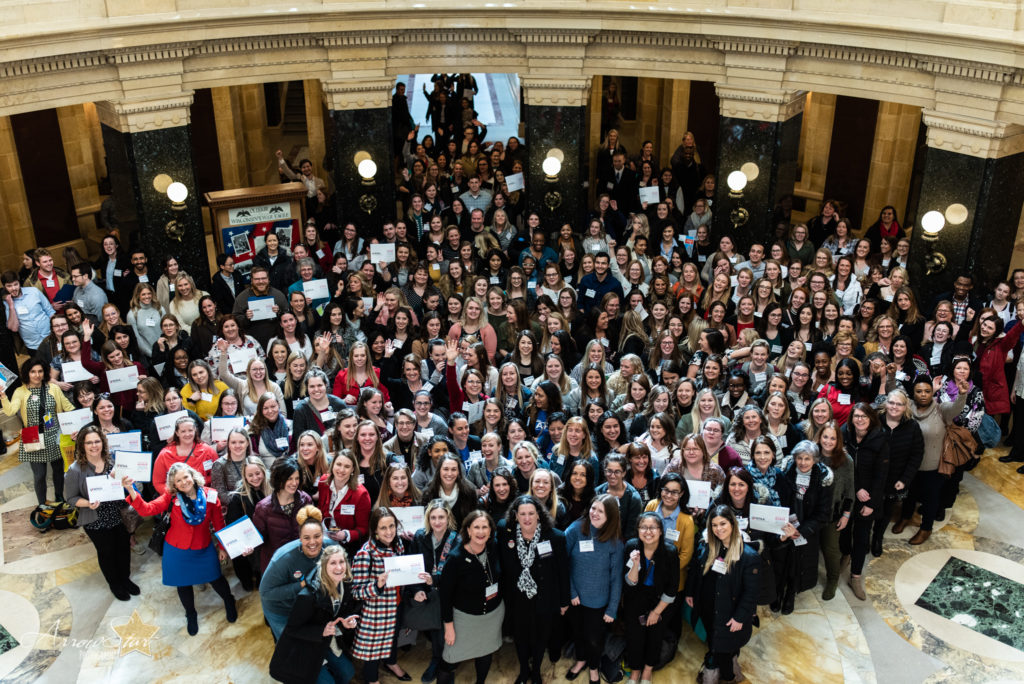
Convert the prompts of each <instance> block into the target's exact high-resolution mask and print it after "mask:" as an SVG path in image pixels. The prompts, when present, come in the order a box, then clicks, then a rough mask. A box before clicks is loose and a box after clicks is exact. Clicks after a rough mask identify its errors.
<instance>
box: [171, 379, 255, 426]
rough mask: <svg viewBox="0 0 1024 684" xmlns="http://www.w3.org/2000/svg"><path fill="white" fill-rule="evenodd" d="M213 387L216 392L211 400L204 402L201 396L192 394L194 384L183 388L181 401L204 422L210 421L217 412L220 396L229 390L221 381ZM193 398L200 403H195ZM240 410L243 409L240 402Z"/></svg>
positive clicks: (216, 381)
mask: <svg viewBox="0 0 1024 684" xmlns="http://www.w3.org/2000/svg"><path fill="white" fill-rule="evenodd" d="M213 387H214V389H215V390H216V391H215V392H211V398H210V400H209V401H204V400H203V398H202V396H201V394H200V393H199V392H196V393H194V394H193V392H192V383H191V382H189V383H185V386H184V387H182V388H181V400H182V401H183V402H184V403H185V408H189V409H192V410H193V411H195V412H196V415H198V416H199V417H200V418H202V419H203V420H204V421H205V420H209V419H210V416H212V415H213V414H214V413H216V412H217V404H219V403H220V395H222V394H224V390H226V389H227V388H228V386H227V385H225V384H224V383H223V382H222V381H221V380H214V381H213ZM193 396H194V397H195V399H197V400H198V401H193V400H192V399H193ZM239 408H241V402H239Z"/></svg>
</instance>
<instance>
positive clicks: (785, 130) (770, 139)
mask: <svg viewBox="0 0 1024 684" xmlns="http://www.w3.org/2000/svg"><path fill="white" fill-rule="evenodd" d="M715 90H716V93H717V94H718V98H719V106H720V113H721V118H720V122H719V127H720V128H719V135H718V171H717V174H716V176H717V191H716V201H715V206H714V207H713V215H714V219H713V220H714V226H715V230H716V231H718V232H719V234H721V233H733V232H734V229H733V224H732V222H731V221H730V218H729V215H730V213H731V211H732V210H733V209H734V208H736V207H738V206H742V207H743V208H745V209H746V210H747V211H748V212H749V214H750V215H749V218H748V219H747V222H746V224H745V225H744V226H741V227H740V228H739V230H738V231H736V234H735V236H734V240H735V241H736V244H737V246H738V247H739V248H740V249H741V250H743V251H744V252H745V251H746V247H747V245H749V244H750V243H751V242H752V241H753V240H755V239H762V238H764V237H765V236H766V235H768V234H770V233H771V231H772V228H773V226H772V225H771V217H772V210H773V209H774V207H775V203H776V201H777V200H778V199H779V197H781V196H782V195H785V194H787V193H791V192H793V187H794V183H795V181H796V172H797V157H798V153H799V146H800V125H801V120H802V113H803V107H804V100H805V97H806V93H805V92H804V91H784V90H758V89H753V88H749V87H745V86H732V85H728V84H721V83H719V84H716V85H715ZM750 163H753V164H756V165H757V177H756V178H755V179H754V180H751V181H749V182H748V183H747V186H746V188H745V189H744V190H743V197H742V198H741V199H734V198H732V197H729V188H728V185H727V184H726V178H728V176H729V174H730V173H732V172H733V171H738V170H740V168H741V167H742V166H743V165H744V164H750Z"/></svg>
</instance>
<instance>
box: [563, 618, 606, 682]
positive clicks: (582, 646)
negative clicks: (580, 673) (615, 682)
mask: <svg viewBox="0 0 1024 684" xmlns="http://www.w3.org/2000/svg"><path fill="white" fill-rule="evenodd" d="M604 613H605V607H602V608H587V607H586V606H583V605H579V606H571V607H570V608H569V611H568V614H569V621H570V623H571V624H572V631H573V638H574V640H575V642H576V660H577V661H580V660H582V661H584V662H586V664H587V667H589V668H590V669H591V670H596V669H598V668H599V667H601V655H602V654H603V653H604V637H605V632H606V631H607V626H606V625H605V622H604Z"/></svg>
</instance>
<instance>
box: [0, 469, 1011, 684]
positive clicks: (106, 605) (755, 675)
mask: <svg viewBox="0 0 1024 684" xmlns="http://www.w3.org/2000/svg"><path fill="white" fill-rule="evenodd" d="M1002 453H1004V451H1003V450H990V451H989V452H987V453H986V455H985V457H984V459H983V461H982V464H981V465H979V467H978V468H977V469H976V470H975V471H974V472H973V473H972V474H969V475H967V477H966V478H965V481H964V486H963V489H962V493H961V496H960V497H959V499H958V501H957V505H956V507H955V508H954V510H953V511H952V512H951V514H950V515H949V516H948V517H947V519H946V520H945V521H944V522H943V523H938V524H937V525H936V531H935V533H934V534H933V535H932V537H931V539H929V540H928V542H927V543H925V544H924V545H922V546H920V547H911V546H909V545H908V544H907V543H906V540H907V539H908V538H909V537H910V535H911V534H913V532H914V531H915V530H916V528H915V527H913V526H911V527H910V528H908V530H907V531H905V532H904V533H903V534H902V535H900V536H898V537H897V536H892V535H891V534H890V535H888V536H887V540H886V544H885V553H884V554H883V556H882V557H881V558H877V559H875V558H871V559H870V562H869V565H868V567H867V570H866V573H865V574H866V577H867V591H868V600H867V601H864V602H861V601H858V600H857V599H856V598H854V597H853V596H852V594H851V593H850V592H849V591H848V589H847V588H846V587H845V585H844V586H843V588H842V591H841V592H840V593H838V594H837V595H836V597H835V598H834V599H832V600H831V601H822V600H821V589H820V587H819V588H816V589H815V590H813V591H808V592H804V593H803V594H801V595H800V596H799V597H798V599H797V603H796V610H795V611H794V612H793V614H791V615H788V616H781V615H774V616H773V615H772V614H771V612H770V611H767V610H765V609H762V611H761V616H760V617H761V626H760V628H759V629H757V630H756V631H755V633H754V636H753V638H752V639H751V642H750V644H749V645H748V646H747V647H746V648H745V649H744V650H743V653H742V655H741V658H740V661H741V664H742V667H743V671H744V675H745V678H746V680H747V681H750V682H756V683H758V684H760V683H762V682H765V683H768V682H778V683H780V684H781V683H782V682H798V683H802V682H856V683H862V684H874V683H875V682H879V683H885V682H901V683H902V682H908V683H916V682H925V683H927V684H938V683H940V682H941V683H945V682H966V681H973V682H979V683H980V682H1024V650H1021V649H1022V648H1024V644H1022V641H1024V627H1022V625H1024V619H1022V616H1021V613H1022V611H1024V548H1022V546H1024V544H1022V540H1024V537H1022V536H1021V535H1020V532H1019V530H1021V529H1024V510H1022V506H1024V480H1022V478H1021V476H1019V475H1017V473H1016V472H1014V470H1015V468H1013V467H1011V466H1009V465H1006V464H1002V463H999V462H998V460H997V457H998V456H999V455H1002ZM33 505H34V495H33V494H32V490H31V483H30V475H29V471H28V467H27V466H25V465H23V464H19V463H18V462H17V459H16V458H15V457H14V456H13V454H10V453H9V454H7V455H6V456H4V457H2V458H0V682H11V683H19V684H21V683H28V682H76V681H77V682H83V683H90V684H91V683H93V682H105V683H106V684H120V683H121V682H139V681H147V682H178V681H188V682H211V683H212V682H259V681H269V677H268V676H267V674H266V673H267V663H268V662H269V659H270V655H271V653H272V651H273V642H272V640H271V638H270V635H269V631H268V630H267V628H266V627H265V626H264V624H263V620H262V616H261V614H260V610H259V597H258V596H256V595H255V594H246V593H245V592H244V591H242V589H241V588H240V587H239V586H238V583H237V581H235V580H234V579H233V578H232V580H231V581H232V587H233V590H234V593H235V595H236V597H238V598H239V614H240V617H239V620H238V621H237V622H236V623H235V624H228V623H227V622H226V621H225V620H224V616H223V604H222V603H221V601H220V599H219V598H218V597H217V595H216V594H215V593H214V592H213V591H212V590H206V591H200V592H197V594H196V604H197V607H198V609H199V614H200V620H199V634H198V635H197V636H195V637H189V636H188V635H187V634H186V632H185V624H184V618H183V615H182V613H181V608H180V605H179V604H178V600H177V596H176V595H175V593H174V591H173V589H170V588H167V587H164V586H163V585H161V583H160V559H159V557H157V556H156V555H154V554H153V553H152V552H150V551H146V552H145V553H144V554H141V555H133V558H132V562H133V566H134V570H133V578H134V580H135V582H136V583H137V584H138V585H139V586H140V587H141V589H142V595H141V596H139V597H137V598H133V599H132V600H131V601H128V602H121V601H116V600H114V599H113V597H112V596H111V595H110V594H109V592H108V591H107V588H106V585H105V583H104V582H103V580H102V577H101V576H100V574H99V569H98V567H97V564H96V559H95V554H94V552H93V547H92V545H91V544H90V543H89V542H88V539H86V538H84V535H83V534H82V533H81V532H80V531H77V530H69V531H61V532H49V533H47V534H44V535H41V534H39V533H38V532H36V531H35V530H33V529H32V528H31V527H30V526H29V525H28V523H27V516H28V513H29V511H30V510H31V509H32V507H33ZM147 535H148V527H143V528H142V529H141V530H140V538H144V537H145V536H147ZM702 655H703V645H702V644H701V642H700V641H699V640H698V639H697V637H696V636H695V635H693V634H692V633H687V634H686V635H685V636H684V638H683V639H682V640H681V642H680V645H679V649H678V655H677V657H676V658H675V660H674V661H673V662H672V663H671V664H670V665H669V666H668V667H666V668H665V669H663V670H661V671H659V672H656V673H655V675H654V680H655V682H660V683H667V682H687V681H692V680H693V676H694V674H695V673H696V671H697V669H698V667H699V663H700V659H701V657H702ZM426 661H427V651H426V649H425V648H424V647H423V646H422V645H420V646H418V647H415V648H413V649H412V650H411V651H409V652H408V653H404V654H402V655H401V657H400V663H401V664H402V665H403V667H405V668H406V669H407V670H408V671H409V672H410V673H412V674H413V675H414V679H418V676H419V674H420V673H421V672H422V671H423V669H424V668H425V666H426ZM570 664H571V663H570V662H569V661H568V660H564V659H563V660H562V661H560V662H559V663H557V664H550V663H547V664H546V669H545V672H544V677H545V681H546V682H548V681H550V682H562V681H566V680H565V673H566V670H567V668H568V667H569V666H570ZM517 672H518V668H517V666H516V663H515V655H514V653H513V651H512V648H511V646H510V645H506V646H504V647H503V648H502V649H501V650H500V651H499V652H498V654H497V657H496V659H495V664H494V667H493V669H492V670H491V675H490V677H489V680H488V681H493V682H512V681H513V680H514V678H515V675H516V673H517ZM469 678H470V674H469V672H468V669H467V671H466V672H465V673H464V674H463V673H462V672H460V676H458V677H457V681H460V682H461V681H469ZM391 679H392V678H391V677H387V676H385V680H387V681H390V680H391ZM578 681H581V680H578Z"/></svg>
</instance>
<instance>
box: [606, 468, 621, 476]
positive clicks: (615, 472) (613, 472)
mask: <svg viewBox="0 0 1024 684" xmlns="http://www.w3.org/2000/svg"><path fill="white" fill-rule="evenodd" d="M624 472H625V471H623V470H619V469H618V468H605V469H604V474H605V475H622V473H624Z"/></svg>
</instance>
